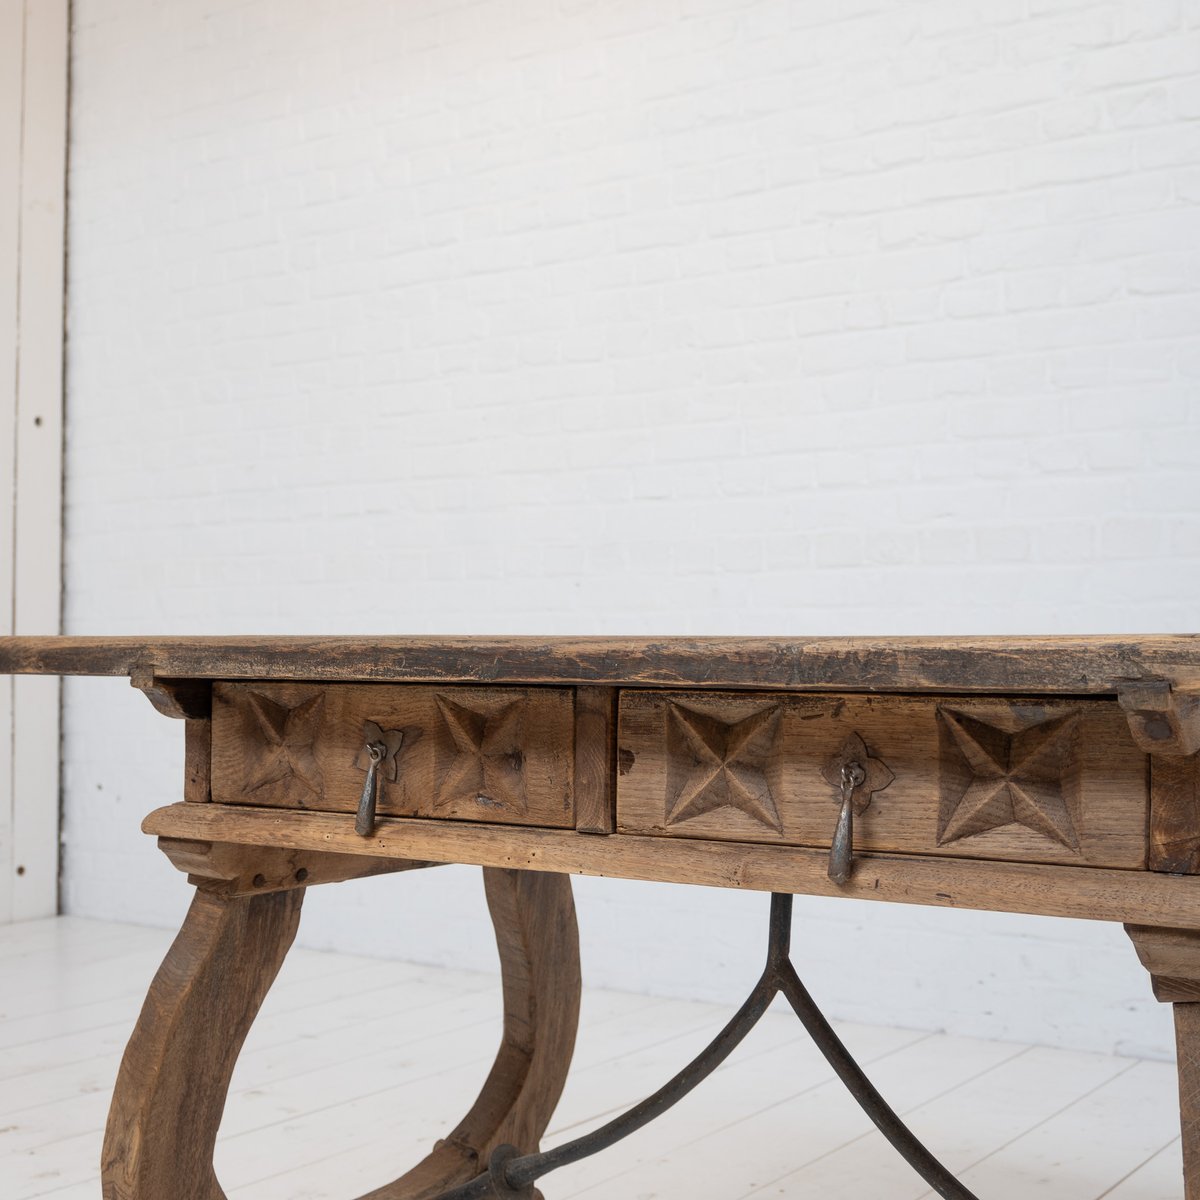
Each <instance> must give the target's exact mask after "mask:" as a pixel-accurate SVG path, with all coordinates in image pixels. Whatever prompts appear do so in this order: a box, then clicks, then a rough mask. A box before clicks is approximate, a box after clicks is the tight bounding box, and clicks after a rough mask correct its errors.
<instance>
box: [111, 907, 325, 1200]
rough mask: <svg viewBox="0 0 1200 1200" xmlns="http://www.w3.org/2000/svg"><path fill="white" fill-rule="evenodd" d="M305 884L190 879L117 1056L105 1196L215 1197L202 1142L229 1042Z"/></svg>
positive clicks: (245, 1020)
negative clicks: (251, 889) (227, 888)
mask: <svg viewBox="0 0 1200 1200" xmlns="http://www.w3.org/2000/svg"><path fill="white" fill-rule="evenodd" d="M303 899H304V889H303V888H298V889H296V890H294V891H289V892H276V893H273V894H270V895H265V896H253V897H247V898H244V899H237V900H227V899H224V898H223V897H220V896H216V895H213V894H211V893H209V892H204V891H198V892H197V893H196V896H195V899H194V900H193V901H192V906H191V908H190V909H189V910H188V914H187V918H186V919H185V920H184V923H183V927H182V928H181V929H180V931H179V935H178V936H177V937H176V939H175V941H174V943H173V944H172V946H171V949H170V950H169V951H168V952H167V957H166V958H165V959H164V960H163V964H162V966H161V967H159V969H158V974H157V975H156V976H155V977H154V982H153V983H152V984H151V985H150V991H149V993H148V995H147V996H146V1002H145V1004H144V1005H143V1006H142V1013H141V1016H140V1017H139V1018H138V1023H137V1025H136V1026H135V1027H134V1031H133V1036H132V1037H131V1038H130V1040H129V1045H128V1047H127V1048H126V1050H125V1057H124V1058H123V1059H122V1060H121V1070H120V1072H119V1073H118V1075H117V1086H116V1090H115V1091H114V1093H113V1102H112V1108H111V1109H110V1110H109V1114H108V1127H107V1129H106V1130H105V1134H104V1151H103V1157H102V1159H101V1183H102V1186H103V1193H104V1200H167V1197H170V1198H171V1200H225V1193H224V1192H223V1191H222V1190H221V1185H220V1184H219V1183H218V1182H217V1178H216V1175H215V1174H214V1173H213V1165H212V1158H213V1147H214V1145H215V1144H216V1140H217V1129H218V1127H219V1126H220V1124H221V1114H222V1113H223V1112H224V1109H225V1094H226V1092H227V1091H228V1090H229V1080H230V1077H231V1076H232V1075H233V1068H234V1064H235V1063H236V1062H237V1056H238V1052H239V1051H240V1050H241V1048H242V1043H243V1042H244V1041H245V1040H246V1034H247V1033H249V1031H250V1026H251V1024H252V1022H253V1021H254V1018H255V1016H256V1015H257V1013H258V1009H259V1006H260V1005H261V1004H262V1001H263V997H264V996H266V994H267V989H268V988H269V987H270V986H271V983H272V982H273V980H274V979H275V976H276V974H277V973H278V971H279V968H280V966H281V965H282V963H283V960H284V957H285V956H286V954H287V952H288V948H289V947H290V946H291V944H292V939H293V937H295V934H296V926H297V924H298V923H299V920H300V905H301V903H302V901H303Z"/></svg>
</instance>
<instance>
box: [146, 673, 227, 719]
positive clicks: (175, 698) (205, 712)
mask: <svg viewBox="0 0 1200 1200" xmlns="http://www.w3.org/2000/svg"><path fill="white" fill-rule="evenodd" d="M129 682H130V683H131V684H132V685H133V686H134V687H135V688H137V690H138V691H139V692H144V693H145V695H146V699H147V700H149V701H150V703H151V704H153V705H154V707H155V708H156V709H158V711H159V712H160V713H162V715H163V716H164V717H174V718H175V719H176V720H187V719H195V718H200V719H204V718H207V717H209V716H211V715H212V684H211V683H210V682H209V681H208V680H207V679H163V678H161V677H160V676H158V675H155V673H154V668H153V667H152V666H147V665H144V664H138V665H137V666H135V667H134V668H133V670H132V671H131V672H130V673H129Z"/></svg>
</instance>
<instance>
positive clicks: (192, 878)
mask: <svg viewBox="0 0 1200 1200" xmlns="http://www.w3.org/2000/svg"><path fill="white" fill-rule="evenodd" d="M158 848H159V849H160V850H161V851H162V852H163V853H164V854H165V855H166V856H167V857H168V858H169V859H170V860H171V862H172V864H173V865H174V866H175V867H177V868H178V869H179V870H180V871H184V872H186V873H187V877H188V882H189V883H191V884H193V885H194V886H196V887H202V888H204V889H205V890H206V891H210V892H215V893H217V894H219V895H221V896H224V897H225V898H226V899H234V898H236V897H239V896H265V895H266V894H267V893H268V892H284V891H290V890H292V889H294V888H302V887H313V886H314V885H316V884H319V883H343V882H345V881H346V880H347V879H364V878H366V877H368V876H371V875H390V874H393V873H395V872H397V871H414V870H417V869H419V868H421V867H429V866H437V865H439V864H437V863H423V862H413V861H412V860H411V859H406V858H405V859H392V858H364V857H363V856H362V855H357V856H356V855H352V854H327V853H319V854H313V853H307V852H305V851H303V850H283V849H280V848H279V847H278V846H237V845H233V844H231V843H228V842H225V843H222V842H192V841H183V840H178V839H174V838H159V839H158Z"/></svg>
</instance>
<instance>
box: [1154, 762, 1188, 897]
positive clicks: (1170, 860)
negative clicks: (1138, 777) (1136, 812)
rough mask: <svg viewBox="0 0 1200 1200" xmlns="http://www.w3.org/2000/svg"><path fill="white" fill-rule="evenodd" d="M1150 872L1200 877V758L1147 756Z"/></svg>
mask: <svg viewBox="0 0 1200 1200" xmlns="http://www.w3.org/2000/svg"><path fill="white" fill-rule="evenodd" d="M1150 868H1151V870H1154V871H1173V872H1178V873H1182V874H1188V875H1195V874H1198V873H1200V754H1193V755H1192V756H1191V757H1190V758H1181V757H1179V756H1178V755H1166V754H1152V755H1151V756H1150Z"/></svg>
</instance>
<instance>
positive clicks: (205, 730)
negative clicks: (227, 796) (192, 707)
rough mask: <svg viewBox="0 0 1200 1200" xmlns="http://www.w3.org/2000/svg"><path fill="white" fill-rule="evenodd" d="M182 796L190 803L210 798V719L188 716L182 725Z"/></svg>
mask: <svg viewBox="0 0 1200 1200" xmlns="http://www.w3.org/2000/svg"><path fill="white" fill-rule="evenodd" d="M183 798H184V799H185V800H187V801H189V802H190V803H192V804H207V803H208V802H209V801H210V800H211V799H212V720H211V719H210V718H209V717H202V718H198V719H197V718H189V719H188V720H186V721H185V722H184V727H183Z"/></svg>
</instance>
